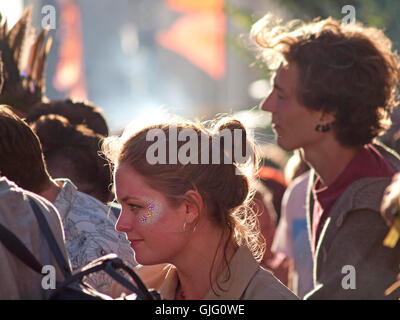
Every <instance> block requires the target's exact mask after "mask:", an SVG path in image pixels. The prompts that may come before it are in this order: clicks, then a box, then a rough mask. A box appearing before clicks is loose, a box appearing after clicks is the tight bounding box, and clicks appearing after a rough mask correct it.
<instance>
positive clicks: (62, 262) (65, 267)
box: [28, 197, 72, 278]
mask: <svg viewBox="0 0 400 320" xmlns="http://www.w3.org/2000/svg"><path fill="white" fill-rule="evenodd" d="M28 199H29V202H30V204H31V207H32V209H33V212H34V214H35V216H36V219H37V221H38V224H39V228H40V230H41V231H42V233H43V235H44V236H45V238H46V240H47V243H48V245H49V247H50V250H51V252H52V253H53V256H54V258H55V259H56V261H57V264H58V266H59V267H60V269H61V271H62V273H63V274H64V277H65V278H68V277H70V276H71V274H72V272H71V270H70V268H69V264H68V262H67V260H66V259H65V257H64V255H63V254H62V252H61V250H60V247H59V246H58V244H57V240H56V239H55V238H54V235H53V232H52V231H51V229H50V226H49V224H48V222H47V220H46V218H45V216H44V214H43V212H42V210H41V209H40V207H39V205H38V204H37V203H36V201H35V200H33V199H32V198H31V197H28Z"/></svg>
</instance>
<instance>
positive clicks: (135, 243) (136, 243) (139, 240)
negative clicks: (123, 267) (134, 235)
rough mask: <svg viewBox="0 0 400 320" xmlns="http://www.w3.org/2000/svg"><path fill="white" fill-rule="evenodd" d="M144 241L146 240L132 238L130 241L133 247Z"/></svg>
mask: <svg viewBox="0 0 400 320" xmlns="http://www.w3.org/2000/svg"><path fill="white" fill-rule="evenodd" d="M128 240H129V239H128ZM143 241H144V240H143V239H132V240H129V242H130V243H131V247H132V248H133V247H136V246H137V245H138V244H140V243H142V242H143Z"/></svg>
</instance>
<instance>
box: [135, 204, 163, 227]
mask: <svg viewBox="0 0 400 320" xmlns="http://www.w3.org/2000/svg"><path fill="white" fill-rule="evenodd" d="M146 203H147V208H146V212H145V213H144V214H143V215H142V216H141V217H140V222H141V223H146V224H150V223H154V222H156V221H158V219H159V218H160V217H161V212H162V206H161V203H160V202H158V201H157V200H146Z"/></svg>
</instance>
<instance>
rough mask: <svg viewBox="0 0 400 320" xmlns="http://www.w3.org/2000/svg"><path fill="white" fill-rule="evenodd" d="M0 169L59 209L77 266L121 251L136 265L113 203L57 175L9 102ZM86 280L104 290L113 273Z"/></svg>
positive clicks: (2, 113)
mask: <svg viewBox="0 0 400 320" xmlns="http://www.w3.org/2000/svg"><path fill="white" fill-rule="evenodd" d="M0 172H1V175H2V176H5V177H7V178H8V179H9V180H11V181H14V182H15V183H17V184H18V185H19V186H20V187H22V188H24V189H26V190H29V191H31V192H34V193H37V194H38V195H40V196H42V197H44V198H45V199H47V200H48V201H50V202H51V203H52V204H53V205H54V206H55V207H56V208H57V211H58V212H59V214H60V217H61V220H62V223H63V229H64V232H65V241H66V243H65V246H66V249H67V253H68V257H69V259H70V261H71V266H72V270H73V271H75V270H78V269H80V268H82V267H84V266H85V265H86V264H88V263H89V262H91V261H93V260H94V259H96V258H99V257H101V256H104V255H106V254H108V253H116V254H117V255H118V256H119V257H120V258H121V259H123V260H125V261H126V262H127V263H128V264H130V265H131V266H134V265H136V262H135V260H134V253H133V251H132V249H131V248H130V245H129V242H128V241H127V240H126V239H125V237H124V235H123V234H122V233H119V232H118V231H116V230H115V223H116V218H115V217H114V216H113V215H110V214H109V208H108V207H107V206H105V205H104V204H103V203H102V202H100V201H99V200H97V199H95V198H94V197H92V196H90V195H88V194H85V193H83V192H80V191H78V190H77V188H76V187H75V185H74V184H73V183H72V182H71V181H70V180H68V179H61V180H60V179H56V180H54V179H52V177H51V176H50V174H49V173H48V171H47V168H46V164H45V161H44V157H43V153H42V148H41V144H40V141H39V138H38V137H37V135H36V134H35V133H34V131H33V130H32V129H31V128H30V127H29V126H28V124H27V123H26V122H25V121H23V120H22V119H20V118H19V117H17V116H16V115H15V114H14V113H13V112H12V111H11V110H10V109H9V108H8V107H6V106H4V105H3V106H0ZM87 282H88V283H89V284H90V285H91V286H92V287H93V288H95V289H97V290H98V291H99V292H102V293H105V294H108V293H109V290H110V289H111V284H112V280H111V278H110V277H108V276H107V275H106V274H105V273H103V272H102V273H96V274H93V275H90V276H89V277H88V281H87Z"/></svg>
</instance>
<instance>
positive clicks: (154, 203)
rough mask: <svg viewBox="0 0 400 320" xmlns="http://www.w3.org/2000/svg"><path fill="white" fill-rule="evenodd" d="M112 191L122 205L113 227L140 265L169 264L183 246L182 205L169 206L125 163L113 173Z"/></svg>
mask: <svg viewBox="0 0 400 320" xmlns="http://www.w3.org/2000/svg"><path fill="white" fill-rule="evenodd" d="M114 183H115V194H116V198H117V200H118V202H119V203H120V204H121V206H122V211H121V214H120V217H119V219H118V221H117V224H116V227H115V228H116V230H117V231H120V232H124V233H126V236H127V239H128V240H129V241H130V243H131V247H132V249H133V250H134V251H135V256H136V261H137V262H138V263H140V264H143V265H147V264H158V263H166V262H169V263H172V261H173V260H174V257H176V255H178V254H179V252H180V251H181V249H182V247H183V246H184V242H185V241H184V237H183V236H182V228H183V224H184V213H185V205H184V204H182V205H181V206H178V208H175V207H172V206H171V205H170V204H169V202H168V201H167V199H166V197H165V196H164V195H163V194H161V193H160V192H158V191H156V190H154V189H152V188H150V187H149V186H148V185H147V184H146V182H145V180H144V178H143V176H141V175H140V174H138V173H137V172H136V171H135V170H133V169H132V168H131V167H130V166H129V165H127V164H124V163H122V164H119V165H118V166H117V168H116V170H115V173H114Z"/></svg>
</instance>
